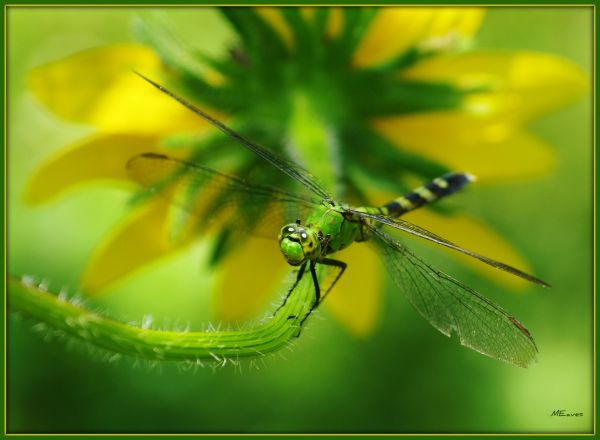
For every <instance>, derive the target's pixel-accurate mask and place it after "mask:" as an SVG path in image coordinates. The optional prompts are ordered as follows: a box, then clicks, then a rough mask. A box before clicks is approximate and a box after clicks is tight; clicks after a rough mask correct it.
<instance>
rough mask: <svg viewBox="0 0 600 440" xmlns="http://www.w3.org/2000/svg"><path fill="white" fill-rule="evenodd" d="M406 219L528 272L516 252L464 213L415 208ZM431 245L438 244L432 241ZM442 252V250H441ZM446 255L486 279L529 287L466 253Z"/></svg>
mask: <svg viewBox="0 0 600 440" xmlns="http://www.w3.org/2000/svg"><path fill="white" fill-rule="evenodd" d="M405 217H406V220H408V221H410V222H412V223H415V224H417V225H419V226H422V227H424V228H425V229H427V230H429V231H431V232H434V233H436V234H437V235H440V236H441V237H444V238H446V239H447V240H450V241H452V242H453V243H456V244H457V245H459V246H462V247H464V248H467V249H469V250H472V251H475V252H477V253H480V254H482V255H485V256H488V257H490V258H493V259H495V260H498V261H502V262H503V263H507V264H510V265H511V266H515V267H517V268H519V269H521V270H524V271H525V272H529V273H531V268H530V266H529V264H528V263H527V261H526V260H525V259H524V258H523V257H522V256H521V255H520V253H519V252H518V251H517V250H516V249H515V248H514V247H513V246H512V245H511V244H510V243H509V242H508V241H506V240H505V239H504V238H502V236H500V235H499V234H498V233H497V232H496V231H494V230H493V229H491V228H489V227H488V226H486V225H485V224H484V223H482V222H480V221H479V220H476V219H474V218H472V217H469V216H467V215H464V214H453V215H441V214H437V213H435V212H434V211H432V210H430V209H418V210H416V211H413V212H411V213H409V214H407V215H406V216H405ZM433 245H434V246H437V247H438V248H439V246H438V245H435V244H433ZM443 250H444V251H446V249H443ZM448 255H452V256H453V257H455V258H457V259H459V260H460V261H461V262H463V263H464V264H466V265H468V266H470V267H472V268H474V269H476V270H477V271H478V272H479V273H481V274H482V275H485V276H486V277H488V278H489V279H491V280H493V281H495V282H498V283H501V284H503V285H506V286H508V287H511V288H516V289H523V288H526V287H528V286H529V284H530V283H528V282H527V281H525V280H522V279H521V278H518V277H515V276H514V275H510V274H508V273H506V272H503V271H501V270H498V269H494V268H493V267H490V266H488V265H486V264H483V263H480V262H479V261H476V260H475V259H473V258H471V257H468V256H466V255H463V254H460V253H458V252H454V251H452V250H448Z"/></svg>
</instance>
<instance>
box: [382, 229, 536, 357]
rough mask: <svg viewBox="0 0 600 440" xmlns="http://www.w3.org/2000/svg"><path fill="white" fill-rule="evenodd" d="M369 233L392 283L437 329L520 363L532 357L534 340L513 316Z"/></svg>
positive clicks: (386, 239) (387, 239) (387, 240)
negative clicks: (393, 282)
mask: <svg viewBox="0 0 600 440" xmlns="http://www.w3.org/2000/svg"><path fill="white" fill-rule="evenodd" d="M373 233H374V236H373V238H372V240H371V241H372V243H373V245H374V246H375V247H376V248H377V251H378V252H379V254H380V255H381V257H382V259H383V262H384V264H385V266H386V269H387V270H388V272H389V273H390V275H391V277H392V278H393V279H394V281H395V283H396V285H397V286H398V288H399V289H400V290H402V292H403V293H404V295H405V296H406V298H407V299H408V301H409V302H410V303H411V304H412V305H413V306H414V307H415V309H417V311H418V312H419V313H420V314H421V316H423V317H424V318H425V319H426V320H427V321H429V322H430V323H431V325H433V326H434V327H435V328H436V329H438V330H439V331H440V332H442V333H443V334H445V335H446V336H451V335H452V333H456V334H457V336H458V338H459V339H460V343H461V344H462V345H464V346H466V347H469V348H472V349H473V350H475V351H478V352H480V353H482V354H485V355H487V356H490V357H492V358H495V359H499V360H501V361H504V362H508V363H510V364H513V365H517V366H519V367H526V366H527V365H528V364H530V363H531V362H532V361H534V360H535V359H536V354H537V347H536V345H535V342H534V341H533V338H532V337H531V334H530V333H529V331H527V329H526V328H525V327H524V326H523V325H522V324H521V323H520V322H519V321H517V319H516V318H514V317H513V316H511V315H509V314H508V313H507V312H505V311H504V310H503V309H502V308H501V307H500V306H498V305H496V304H494V303H493V302H492V301H490V300H489V299H487V298H485V297H483V296H481V295H480V294H479V293H477V292H476V291H474V290H473V289H471V288H469V287H467V286H465V285H464V284H462V283H461V282H459V281H457V280H455V279H454V278H452V277H450V276H449V275H447V274H445V273H443V272H440V271H438V270H436V269H434V268H432V267H431V266H430V265H428V264H427V263H425V262H424V261H423V260H421V259H420V258H419V257H417V256H416V255H414V254H413V253H412V252H411V251H410V250H408V249H407V248H406V247H405V246H404V245H402V244H401V243H400V242H398V241H397V240H394V239H393V238H391V237H389V236H388V235H386V234H385V233H383V232H382V231H380V230H377V229H373Z"/></svg>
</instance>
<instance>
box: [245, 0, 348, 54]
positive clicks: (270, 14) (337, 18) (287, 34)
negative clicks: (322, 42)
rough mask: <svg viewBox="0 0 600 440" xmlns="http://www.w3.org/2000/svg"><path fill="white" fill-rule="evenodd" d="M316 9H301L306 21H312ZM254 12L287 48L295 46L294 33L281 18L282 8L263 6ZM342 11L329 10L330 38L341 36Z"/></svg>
mask: <svg viewBox="0 0 600 440" xmlns="http://www.w3.org/2000/svg"><path fill="white" fill-rule="evenodd" d="M315 9H316V8H315V7H310V6H306V7H301V8H300V13H301V14H302V17H303V18H304V19H305V20H312V19H313V17H314V13H315ZM254 10H255V11H256V12H257V13H258V15H260V16H261V17H262V19H263V20H265V21H266V22H267V23H269V25H271V27H272V28H273V29H275V31H276V32H277V33H278V34H279V36H280V37H281V38H282V39H283V41H284V42H285V44H286V46H287V47H290V48H291V47H293V46H294V44H295V43H294V38H293V35H292V31H291V29H290V28H289V26H288V24H287V23H286V21H285V19H284V18H283V17H282V16H281V8H275V7H269V6H262V7H257V8H254ZM342 20H343V19H342V11H341V10H340V8H329V16H328V17H327V24H326V28H325V32H326V33H327V35H328V36H329V37H335V36H337V35H338V34H339V32H340V30H341V27H342Z"/></svg>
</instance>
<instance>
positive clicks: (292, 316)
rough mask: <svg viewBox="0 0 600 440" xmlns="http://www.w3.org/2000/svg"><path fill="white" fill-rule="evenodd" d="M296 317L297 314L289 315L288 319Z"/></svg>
mask: <svg viewBox="0 0 600 440" xmlns="http://www.w3.org/2000/svg"><path fill="white" fill-rule="evenodd" d="M296 318H297V316H296V315H289V316H288V317H287V319H296Z"/></svg>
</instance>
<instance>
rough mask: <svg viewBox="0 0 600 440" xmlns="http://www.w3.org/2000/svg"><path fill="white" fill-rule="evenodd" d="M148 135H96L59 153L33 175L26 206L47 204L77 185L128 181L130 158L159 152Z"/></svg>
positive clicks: (155, 141) (26, 195) (27, 191)
mask: <svg viewBox="0 0 600 440" xmlns="http://www.w3.org/2000/svg"><path fill="white" fill-rule="evenodd" d="M157 144H158V140H157V139H156V138H154V137H150V136H135V135H118V134H114V135H95V136H91V137H88V138H86V139H84V140H82V141H80V142H78V143H76V144H75V145H73V146H71V147H70V148H67V149H64V150H61V151H60V152H59V153H58V155H56V156H54V157H52V158H51V159H49V160H48V161H46V163H44V164H43V165H42V166H41V167H40V168H38V170H37V171H36V172H35V174H34V175H33V177H32V178H31V180H30V181H29V184H28V187H27V190H26V193H25V197H26V200H27V202H28V203H32V204H36V203H43V202H46V201H47V200H48V199H50V198H52V197H54V196H56V195H58V194H59V193H60V192H61V191H63V190H65V189H68V188H70V187H72V186H73V185H76V184H78V183H83V182H87V181H90V180H95V179H117V180H129V178H128V176H127V171H126V169H125V164H126V162H127V160H129V159H130V158H131V157H133V156H135V155H137V154H141V153H145V152H152V151H157V150H158V145H157Z"/></svg>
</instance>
